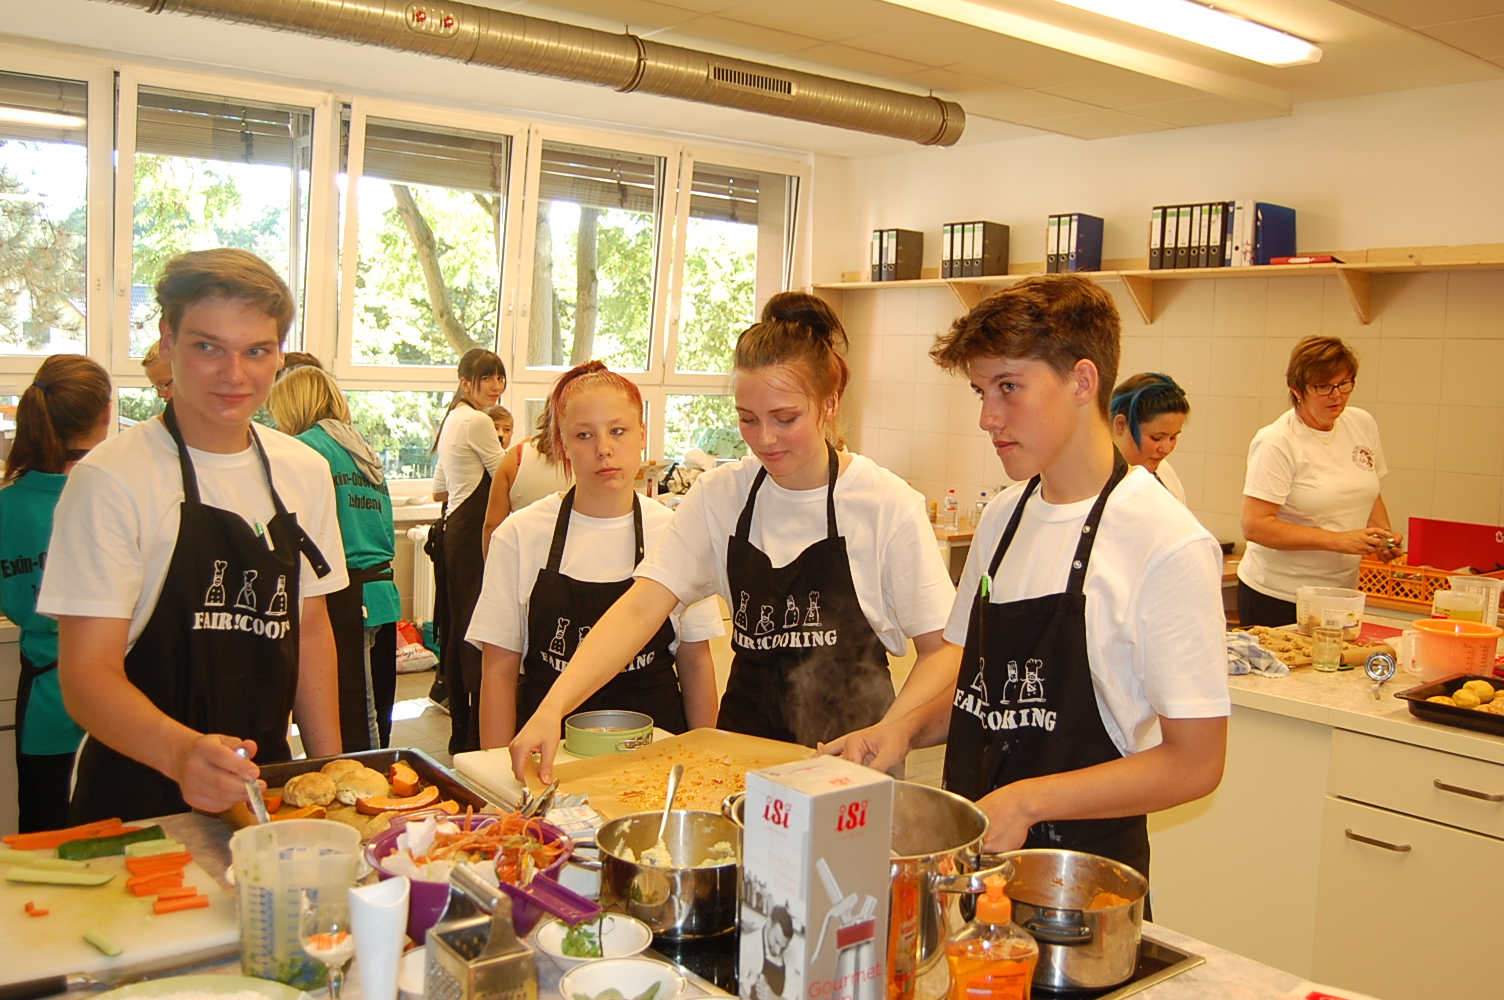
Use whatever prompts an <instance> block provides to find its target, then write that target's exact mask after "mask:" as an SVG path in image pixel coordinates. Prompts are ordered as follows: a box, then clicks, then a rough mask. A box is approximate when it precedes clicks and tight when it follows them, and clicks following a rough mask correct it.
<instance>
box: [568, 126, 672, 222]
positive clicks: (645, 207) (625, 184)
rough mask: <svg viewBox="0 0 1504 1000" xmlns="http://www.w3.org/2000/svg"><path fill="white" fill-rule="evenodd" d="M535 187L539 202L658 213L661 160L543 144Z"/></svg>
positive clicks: (660, 189) (654, 157)
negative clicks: (561, 202) (541, 160)
mask: <svg viewBox="0 0 1504 1000" xmlns="http://www.w3.org/2000/svg"><path fill="white" fill-rule="evenodd" d="M538 188H539V197H540V199H541V200H543V201H571V202H574V203H575V204H577V205H580V206H581V207H584V208H602V209H610V208H617V209H623V210H625V211H628V212H641V213H644V214H647V215H654V216H656V215H657V213H658V209H659V205H660V192H661V191H662V190H663V159H662V157H657V156H647V155H644V154H639V153H618V152H613V151H611V150H606V149H592V148H590V147H587V146H571V145H566V144H564V143H554V142H546V143H544V144H543V164H542V170H541V172H540V174H539V181H538Z"/></svg>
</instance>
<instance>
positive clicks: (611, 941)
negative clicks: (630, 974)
mask: <svg viewBox="0 0 1504 1000" xmlns="http://www.w3.org/2000/svg"><path fill="white" fill-rule="evenodd" d="M601 925H602V926H601V957H602V958H631V957H632V956H633V955H640V954H642V952H643V951H644V950H645V949H646V948H647V947H648V945H650V944H652V943H653V932H652V931H651V930H650V929H649V928H648V925H647V924H645V923H643V922H642V921H641V920H638V919H637V918H636V917H629V916H627V915H626V914H625V913H607V914H605V915H604V916H603V917H602V918H601ZM592 926H593V925H592ZM568 930H569V928H568V927H567V926H566V925H565V923H564V921H562V920H559V919H558V918H555V919H553V920H549V921H547V922H545V923H541V924H539V925H538V929H537V931H535V932H534V938H533V940H534V941H535V943H536V944H537V945H538V950H539V951H541V952H543V953H544V954H545V955H547V956H548V957H549V958H551V959H553V963H554V964H555V965H557V966H558V967H559V968H560V969H561V970H562V971H564V972H568V971H569V970H570V969H573V968H574V967H576V966H579V965H584V964H585V963H586V962H590V961H593V959H589V958H574V957H572V956H570V955H566V954H564V935H565V934H566V933H567V932H568ZM623 992H626V991H625V990H623Z"/></svg>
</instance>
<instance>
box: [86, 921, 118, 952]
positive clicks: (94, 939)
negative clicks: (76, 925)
mask: <svg viewBox="0 0 1504 1000" xmlns="http://www.w3.org/2000/svg"><path fill="white" fill-rule="evenodd" d="M84 940H85V941H87V942H89V943H90V944H92V945H93V946H94V947H96V948H98V949H99V950H100V951H101V952H103V953H104V954H106V955H108V956H109V957H110V958H114V957H115V956H116V955H118V954H120V952H121V947H120V946H119V945H118V944H116V943H115V942H113V941H111V940H110V939H109V938H107V937H105V936H104V935H103V934H101V933H99V931H97V930H95V929H94V928H92V927H91V928H89V929H88V930H86V931H84Z"/></svg>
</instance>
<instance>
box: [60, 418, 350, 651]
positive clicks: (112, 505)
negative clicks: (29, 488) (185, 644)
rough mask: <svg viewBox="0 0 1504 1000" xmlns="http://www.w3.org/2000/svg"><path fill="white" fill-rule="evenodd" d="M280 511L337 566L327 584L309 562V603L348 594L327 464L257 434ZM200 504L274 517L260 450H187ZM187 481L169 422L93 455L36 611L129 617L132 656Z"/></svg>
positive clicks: (174, 533)
mask: <svg viewBox="0 0 1504 1000" xmlns="http://www.w3.org/2000/svg"><path fill="white" fill-rule="evenodd" d="M256 434H257V435H258V436H259V437H260V438H261V444H262V447H264V448H265V449H266V455H267V458H268V459H269V460H270V461H271V467H272V482H273V483H274V484H275V485H276V487H277V495H278V496H280V497H281V498H282V505H283V506H284V507H286V508H287V510H288V511H289V512H290V513H293V514H296V515H297V517H298V524H299V525H300V526H301V527H302V528H303V530H304V531H306V532H308V537H309V538H311V539H312V540H313V543H314V544H315V545H317V546H318V548H319V551H320V552H322V553H323V554H324V558H325V559H326V560H327V561H328V562H329V566H330V572H329V575H328V576H325V577H324V578H323V579H322V580H321V579H319V578H318V577H317V576H316V575H315V574H314V572H313V567H312V566H310V565H309V564H308V560H307V558H304V559H303V560H302V564H303V574H302V583H301V587H302V590H301V596H302V597H318V596H320V595H323V594H332V593H334V592H335V591H337V590H344V589H345V587H346V586H348V585H349V582H350V581H349V578H348V576H347V575H346V573H345V559H344V554H345V547H344V544H343V543H342V542H341V540H340V534H339V516H338V514H337V512H336V508H335V505H334V480H333V479H331V478H330V476H329V463H328V462H326V461H324V459H323V457H322V456H321V455H320V454H319V453H318V452H316V451H314V450H313V449H312V448H310V447H308V446H307V445H306V444H304V443H303V442H301V441H298V440H295V439H293V438H291V437H288V436H287V435H286V434H282V433H280V432H278V431H274V430H271V429H269V428H266V427H257V428H256ZM188 454H189V457H190V458H192V460H193V471H194V475H195V476H196V477H197V479H198V490H199V498H200V500H202V501H203V502H204V503H205V504H207V505H208V506H210V507H218V508H221V509H223V510H229V511H234V512H235V513H237V514H239V515H240V516H241V517H243V518H245V520H246V523H247V524H252V525H254V524H255V523H256V522H258V521H259V522H260V523H262V524H265V523H267V522H268V521H270V520H271V519H272V517H273V515H274V514H275V508H274V507H273V506H272V497H271V493H270V492H268V491H267V489H266V485H265V484H266V477H265V474H264V473H263V472H262V470H261V459H260V458H259V457H258V456H257V454H256V449H255V448H254V447H248V448H246V450H245V451H242V452H239V453H237V454H234V455H219V454H214V453H212V452H206V451H199V450H198V449H196V448H189V449H188ZM182 502H183V479H182V473H181V472H180V471H179V467H178V449H177V445H176V444H174V443H173V440H172V435H171V434H169V433H168V430H167V427H166V425H165V424H163V423H162V421H161V420H157V419H152V420H145V421H142V422H141V423H139V424H137V425H135V426H134V427H131V428H129V429H128V430H125V431H122V432H121V433H120V434H118V435H116V436H115V437H114V438H112V439H110V440H109V441H106V442H105V443H104V444H102V445H100V446H99V447H98V448H95V449H94V450H93V451H91V452H89V454H88V455H87V456H86V457H85V458H84V460H83V461H81V462H79V463H78V465H77V466H75V467H74V469H73V472H72V473H70V474H69V476H68V485H67V486H66V487H64V488H63V495H62V497H61V498H60V499H59V500H58V505H57V514H56V517H55V520H54V521H53V528H52V543H51V547H50V548H49V549H48V553H47V570H46V573H45V574H44V575H43V578H42V589H41V592H40V593H39V594H38V597H37V610H38V611H41V612H43V613H44V614H49V615H52V616H54V617H56V616H58V615H83V616H87V617H91V618H129V619H130V621H131V624H130V629H129V631H128V632H127V634H126V648H127V649H129V648H130V646H131V645H133V644H134V643H135V641H136V638H137V637H138V636H139V635H140V634H141V630H142V629H144V628H145V627H146V622H147V620H148V619H149V618H151V613H152V611H153V610H154V609H155V608H156V606H157V597H158V595H159V594H160V593H161V590H162V582H163V580H165V579H166V577H167V567H168V564H169V563H170V562H171V561H172V553H173V550H174V549H175V548H176V547H177V540H178V516H179V513H180V511H179V505H180V504H181V503H182Z"/></svg>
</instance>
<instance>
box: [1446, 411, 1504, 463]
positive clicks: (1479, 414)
mask: <svg viewBox="0 0 1504 1000" xmlns="http://www.w3.org/2000/svg"><path fill="white" fill-rule="evenodd" d="M1495 398H1497V397H1495ZM1440 410H1441V414H1440V420H1439V422H1438V424H1437V430H1436V436H1435V439H1434V440H1435V447H1436V471H1437V472H1470V473H1474V474H1477V475H1482V476H1500V475H1504V407H1499V406H1450V405H1448V404H1445V403H1443V404H1442V405H1441V407H1440Z"/></svg>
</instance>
